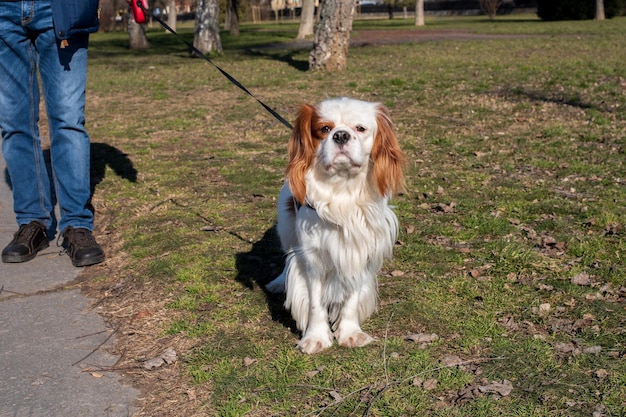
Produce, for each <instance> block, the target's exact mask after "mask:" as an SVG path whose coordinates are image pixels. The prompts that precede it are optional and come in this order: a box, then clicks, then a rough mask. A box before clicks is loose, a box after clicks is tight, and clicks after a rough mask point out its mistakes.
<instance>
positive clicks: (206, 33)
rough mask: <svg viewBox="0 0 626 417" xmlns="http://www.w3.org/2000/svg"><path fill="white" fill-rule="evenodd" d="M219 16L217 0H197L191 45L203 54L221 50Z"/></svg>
mask: <svg viewBox="0 0 626 417" xmlns="http://www.w3.org/2000/svg"><path fill="white" fill-rule="evenodd" d="M219 18H220V5H219V1H218V0H198V3H197V5H196V33H195V35H194V38H193V46H194V47H195V48H197V49H198V50H199V51H200V52H202V53H203V54H207V53H209V52H213V51H215V52H218V53H221V52H223V49H222V39H221V38H220V22H219Z"/></svg>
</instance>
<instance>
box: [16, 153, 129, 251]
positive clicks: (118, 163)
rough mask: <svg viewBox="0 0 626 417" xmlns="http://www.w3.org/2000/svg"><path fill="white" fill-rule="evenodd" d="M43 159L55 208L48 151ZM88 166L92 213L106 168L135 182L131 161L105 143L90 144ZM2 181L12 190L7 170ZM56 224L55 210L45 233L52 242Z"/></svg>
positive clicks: (54, 194)
mask: <svg viewBox="0 0 626 417" xmlns="http://www.w3.org/2000/svg"><path fill="white" fill-rule="evenodd" d="M43 158H44V161H45V163H46V170H47V172H48V179H49V181H50V200H51V201H50V202H51V204H52V207H56V205H57V202H58V201H57V195H56V189H55V186H54V177H53V173H52V162H51V157H50V149H44V150H43ZM90 166H91V169H90V198H89V200H90V201H89V203H88V204H89V209H90V210H91V211H92V212H93V211H94V209H93V206H92V205H91V197H93V193H94V191H95V189H96V186H97V185H98V184H100V183H101V182H102V180H103V179H104V176H105V173H106V167H107V166H109V167H110V168H111V169H112V170H113V172H115V174H117V175H118V176H119V177H121V178H124V179H126V180H128V181H130V182H137V170H136V169H135V168H134V166H133V163H132V161H131V160H130V158H128V155H127V154H125V153H123V152H121V151H120V150H119V149H117V148H114V147H112V146H110V145H107V144H105V143H91V158H90ZM4 180H5V182H6V183H7V185H8V186H9V188H10V189H13V185H12V183H11V176H10V175H9V170H8V169H7V168H5V169H4ZM57 224H58V219H57V215H56V210H53V211H52V213H51V224H50V227H49V228H48V230H47V231H46V232H47V233H48V238H49V239H50V240H54V238H55V236H56V231H57V230H56V229H57Z"/></svg>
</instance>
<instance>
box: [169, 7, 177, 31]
mask: <svg viewBox="0 0 626 417" xmlns="http://www.w3.org/2000/svg"><path fill="white" fill-rule="evenodd" d="M177 15H178V10H177V9H176V0H167V25H168V26H169V27H171V28H172V29H173V30H176V17H177Z"/></svg>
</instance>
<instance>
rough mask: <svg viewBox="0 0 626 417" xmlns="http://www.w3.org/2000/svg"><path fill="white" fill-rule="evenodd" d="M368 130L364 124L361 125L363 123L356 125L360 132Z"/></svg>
mask: <svg viewBox="0 0 626 417" xmlns="http://www.w3.org/2000/svg"><path fill="white" fill-rule="evenodd" d="M366 130H367V129H366V128H365V127H364V126H361V125H357V127H356V131H357V132H359V133H363V132H365V131H366Z"/></svg>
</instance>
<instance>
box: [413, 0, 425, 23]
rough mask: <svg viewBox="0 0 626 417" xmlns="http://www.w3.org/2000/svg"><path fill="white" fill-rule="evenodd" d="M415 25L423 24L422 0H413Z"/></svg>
mask: <svg viewBox="0 0 626 417" xmlns="http://www.w3.org/2000/svg"><path fill="white" fill-rule="evenodd" d="M415 26H424V0H416V1H415Z"/></svg>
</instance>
